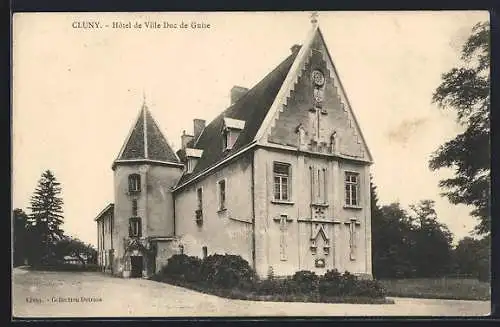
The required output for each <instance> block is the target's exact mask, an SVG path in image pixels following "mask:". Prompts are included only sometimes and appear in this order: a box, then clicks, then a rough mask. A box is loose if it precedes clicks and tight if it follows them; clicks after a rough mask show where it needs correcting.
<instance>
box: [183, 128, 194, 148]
mask: <svg viewBox="0 0 500 327" xmlns="http://www.w3.org/2000/svg"><path fill="white" fill-rule="evenodd" d="M192 139H193V135H188V134H186V131H182V135H181V146H182V149H183V150H185V149H186V146H187V144H188V143H189V142H190V141H191V140H192Z"/></svg>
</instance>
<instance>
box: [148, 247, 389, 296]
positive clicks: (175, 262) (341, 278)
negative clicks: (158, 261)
mask: <svg viewBox="0 0 500 327" xmlns="http://www.w3.org/2000/svg"><path fill="white" fill-rule="evenodd" d="M152 279H153V280H156V281H162V282H167V283H173V284H176V285H179V286H185V287H191V288H193V289H196V290H204V291H207V292H208V293H213V294H217V295H221V294H222V295H227V294H233V295H234V294H239V295H238V297H239V298H242V299H254V300H259V299H261V298H270V299H274V300H276V299H278V298H279V299H282V300H283V299H285V300H286V299H295V300H297V301H298V300H300V301H312V302H320V301H324V302H342V300H339V299H342V298H344V299H349V302H357V300H356V299H360V298H364V299H379V300H381V299H385V296H386V292H385V290H384V288H383V287H382V285H381V284H380V283H379V282H378V281H375V280H361V279H358V278H357V277H356V276H354V275H352V274H351V273H349V272H347V271H346V272H344V273H343V274H341V273H340V272H338V271H337V270H328V271H327V272H326V273H325V274H324V275H322V276H318V275H316V273H314V272H312V271H308V270H301V271H298V272H296V273H295V274H294V275H293V276H288V277H285V278H273V277H271V278H268V279H263V280H262V279H259V278H258V277H257V275H256V273H255V271H254V270H253V269H252V268H251V267H250V265H249V264H248V262H247V261H246V260H244V259H243V258H241V257H240V256H237V255H229V254H226V255H220V254H213V255H210V256H208V257H206V258H205V259H203V260H202V259H199V258H197V257H191V256H187V255H184V254H180V255H174V256H172V257H171V258H170V259H169V260H168V262H167V265H166V266H164V267H163V268H162V269H161V270H160V272H159V273H158V274H156V275H154V276H153V277H152Z"/></svg>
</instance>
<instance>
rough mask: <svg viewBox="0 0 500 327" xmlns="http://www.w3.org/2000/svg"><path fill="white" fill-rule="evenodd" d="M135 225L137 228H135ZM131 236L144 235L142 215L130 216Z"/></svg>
mask: <svg viewBox="0 0 500 327" xmlns="http://www.w3.org/2000/svg"><path fill="white" fill-rule="evenodd" d="M134 227H135V228H134ZM128 236H129V237H142V219H141V218H140V217H130V218H129V234H128Z"/></svg>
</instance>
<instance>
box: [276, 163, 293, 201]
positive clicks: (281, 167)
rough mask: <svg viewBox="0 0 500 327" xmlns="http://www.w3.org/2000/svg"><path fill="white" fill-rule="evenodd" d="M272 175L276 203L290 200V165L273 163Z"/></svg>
mask: <svg viewBox="0 0 500 327" xmlns="http://www.w3.org/2000/svg"><path fill="white" fill-rule="evenodd" d="M273 174H274V199H275V200H278V201H289V200H290V187H289V186H290V182H289V181H290V165H289V164H284V163H278V162H275V163H274V164H273Z"/></svg>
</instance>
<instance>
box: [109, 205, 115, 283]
mask: <svg viewBox="0 0 500 327" xmlns="http://www.w3.org/2000/svg"><path fill="white" fill-rule="evenodd" d="M114 225H115V208H114V206H113V211H112V212H111V226H110V227H111V228H110V229H111V251H110V253H112V254H113V257H112V258H111V256H110V258H109V259H110V260H109V261H110V265H111V267H110V268H111V274H113V267H114V262H113V261H114V260H115V250H114V248H113V226H114Z"/></svg>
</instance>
